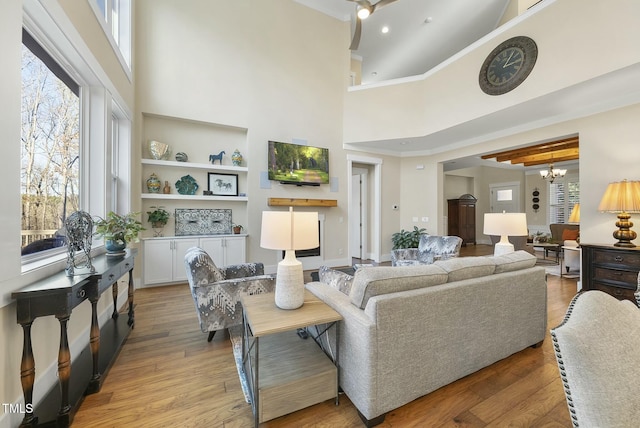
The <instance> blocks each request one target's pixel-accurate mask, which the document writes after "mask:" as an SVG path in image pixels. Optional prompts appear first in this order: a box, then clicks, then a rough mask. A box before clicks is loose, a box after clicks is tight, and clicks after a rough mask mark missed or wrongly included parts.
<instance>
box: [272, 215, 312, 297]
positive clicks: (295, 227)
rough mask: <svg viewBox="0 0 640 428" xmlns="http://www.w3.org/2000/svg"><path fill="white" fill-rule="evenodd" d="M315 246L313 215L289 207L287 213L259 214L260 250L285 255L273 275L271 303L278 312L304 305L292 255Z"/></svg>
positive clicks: (299, 267) (299, 268) (299, 274)
mask: <svg viewBox="0 0 640 428" xmlns="http://www.w3.org/2000/svg"><path fill="white" fill-rule="evenodd" d="M318 245H319V237H318V213H317V212H293V207H289V211H287V212H282V211H263V212H262V231H261V234H260V246H261V247H262V248H267V249H270V250H283V251H284V252H285V254H284V259H282V261H281V262H280V263H278V270H277V273H276V293H275V294H276V296H275V302H276V306H277V307H279V308H280V309H297V308H299V307H300V306H302V304H303V303H304V278H303V273H302V263H300V262H299V261H298V260H297V259H296V253H295V251H296V250H309V249H311V248H316V247H317V246H318Z"/></svg>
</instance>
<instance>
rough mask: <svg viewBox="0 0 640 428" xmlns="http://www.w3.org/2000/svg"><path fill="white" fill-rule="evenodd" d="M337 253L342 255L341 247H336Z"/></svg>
mask: <svg viewBox="0 0 640 428" xmlns="http://www.w3.org/2000/svg"><path fill="white" fill-rule="evenodd" d="M338 255H339V256H341V255H342V248H338Z"/></svg>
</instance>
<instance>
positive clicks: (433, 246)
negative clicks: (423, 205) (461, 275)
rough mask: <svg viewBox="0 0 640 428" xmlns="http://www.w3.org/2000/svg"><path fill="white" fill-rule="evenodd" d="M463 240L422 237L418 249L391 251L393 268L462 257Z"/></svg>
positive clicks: (456, 237) (457, 238) (435, 236)
mask: <svg viewBox="0 0 640 428" xmlns="http://www.w3.org/2000/svg"><path fill="white" fill-rule="evenodd" d="M460 247H462V238H460V237H459V236H438V235H422V236H421V237H420V243H419V244H418V248H417V249H416V248H405V249H402V250H392V251H391V265H392V266H411V265H428V264H431V263H433V262H435V261H437V260H446V259H450V258H452V257H458V256H459V255H460Z"/></svg>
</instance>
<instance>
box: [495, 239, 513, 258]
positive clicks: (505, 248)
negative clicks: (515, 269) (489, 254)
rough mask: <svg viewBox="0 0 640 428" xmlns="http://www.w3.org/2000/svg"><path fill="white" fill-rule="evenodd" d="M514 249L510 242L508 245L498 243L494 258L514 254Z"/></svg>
mask: <svg viewBox="0 0 640 428" xmlns="http://www.w3.org/2000/svg"><path fill="white" fill-rule="evenodd" d="M514 248H515V247H514V246H513V244H512V243H510V242H507V243H506V244H503V243H501V242H498V243H496V246H495V248H494V249H493V255H494V256H501V255H503V254H508V253H513V251H514Z"/></svg>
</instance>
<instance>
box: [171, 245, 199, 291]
mask: <svg viewBox="0 0 640 428" xmlns="http://www.w3.org/2000/svg"><path fill="white" fill-rule="evenodd" d="M173 242H174V244H173V257H174V258H173V280H174V281H186V280H187V269H186V268H185V266H184V256H185V254H187V250H189V248H192V247H197V246H198V238H176V239H175V240H174V241H173Z"/></svg>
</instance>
